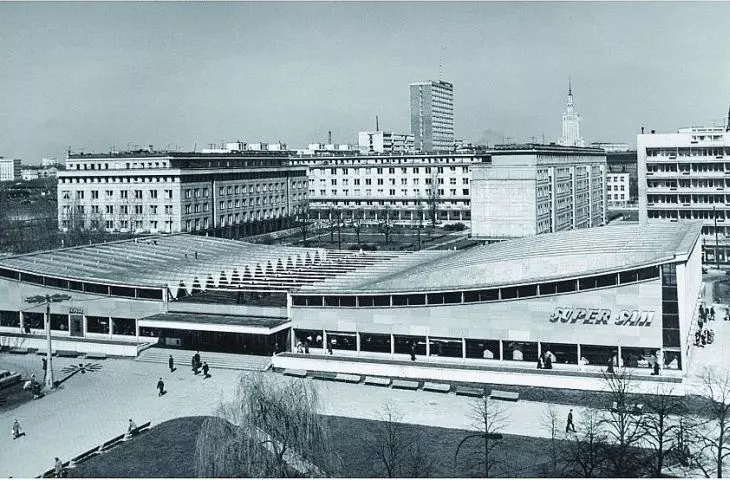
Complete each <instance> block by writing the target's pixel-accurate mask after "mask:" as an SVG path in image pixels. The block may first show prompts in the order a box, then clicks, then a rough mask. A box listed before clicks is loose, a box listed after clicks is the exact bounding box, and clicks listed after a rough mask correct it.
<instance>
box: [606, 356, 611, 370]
mask: <svg viewBox="0 0 730 480" xmlns="http://www.w3.org/2000/svg"><path fill="white" fill-rule="evenodd" d="M606 372H607V373H613V357H611V358H609V359H608V368H607V369H606Z"/></svg>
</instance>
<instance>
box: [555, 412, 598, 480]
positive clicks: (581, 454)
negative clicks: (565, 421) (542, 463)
mask: <svg viewBox="0 0 730 480" xmlns="http://www.w3.org/2000/svg"><path fill="white" fill-rule="evenodd" d="M576 423H577V424H578V428H577V429H576V430H577V431H576V433H575V434H573V435H565V437H564V440H565V442H564V446H563V448H561V449H560V461H561V463H562V465H563V474H564V475H566V476H569V477H583V478H589V477H596V476H600V475H601V474H602V471H603V468H604V466H605V464H606V460H607V459H606V441H607V439H606V435H605V434H604V432H603V431H602V428H601V424H602V419H601V417H600V415H599V413H598V412H597V411H596V410H594V409H585V410H584V411H583V412H581V415H580V416H579V417H578V419H577V422H576Z"/></svg>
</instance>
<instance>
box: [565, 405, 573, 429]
mask: <svg viewBox="0 0 730 480" xmlns="http://www.w3.org/2000/svg"><path fill="white" fill-rule="evenodd" d="M568 432H573V433H575V425H573V409H572V408H571V409H570V411H569V412H568V423H567V424H566V425H565V433H568Z"/></svg>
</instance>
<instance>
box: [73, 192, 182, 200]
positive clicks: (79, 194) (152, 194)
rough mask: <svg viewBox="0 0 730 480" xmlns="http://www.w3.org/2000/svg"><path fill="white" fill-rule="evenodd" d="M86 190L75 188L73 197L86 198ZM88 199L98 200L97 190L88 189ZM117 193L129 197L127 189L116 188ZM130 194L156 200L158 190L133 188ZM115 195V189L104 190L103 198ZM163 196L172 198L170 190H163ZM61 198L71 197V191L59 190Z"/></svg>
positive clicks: (138, 198)
mask: <svg viewBox="0 0 730 480" xmlns="http://www.w3.org/2000/svg"><path fill="white" fill-rule="evenodd" d="M145 191H146V192H147V195H145ZM86 192H87V191H86V190H76V191H75V194H74V198H75V199H76V200H84V199H85V198H86ZM88 192H89V195H90V197H89V198H90V199H91V200H99V190H88ZM116 192H117V193H118V194H119V198H121V199H122V200H127V199H129V190H117V191H116ZM132 195H133V197H132V198H134V199H135V200H144V199H145V197H147V199H149V200H157V198H158V190H133V191H132ZM114 197H115V191H114V190H104V198H105V199H107V200H109V199H113V198H114ZM163 198H164V199H165V200H172V190H165V191H164V193H163ZM61 199H63V200H70V199H71V191H70V190H62V191H61Z"/></svg>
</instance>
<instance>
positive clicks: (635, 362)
mask: <svg viewBox="0 0 730 480" xmlns="http://www.w3.org/2000/svg"><path fill="white" fill-rule="evenodd" d="M658 354H659V350H658V349H652V348H635V347H622V348H621V357H622V358H623V360H624V366H625V367H630V368H654V364H655V363H656V362H657V355H658Z"/></svg>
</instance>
